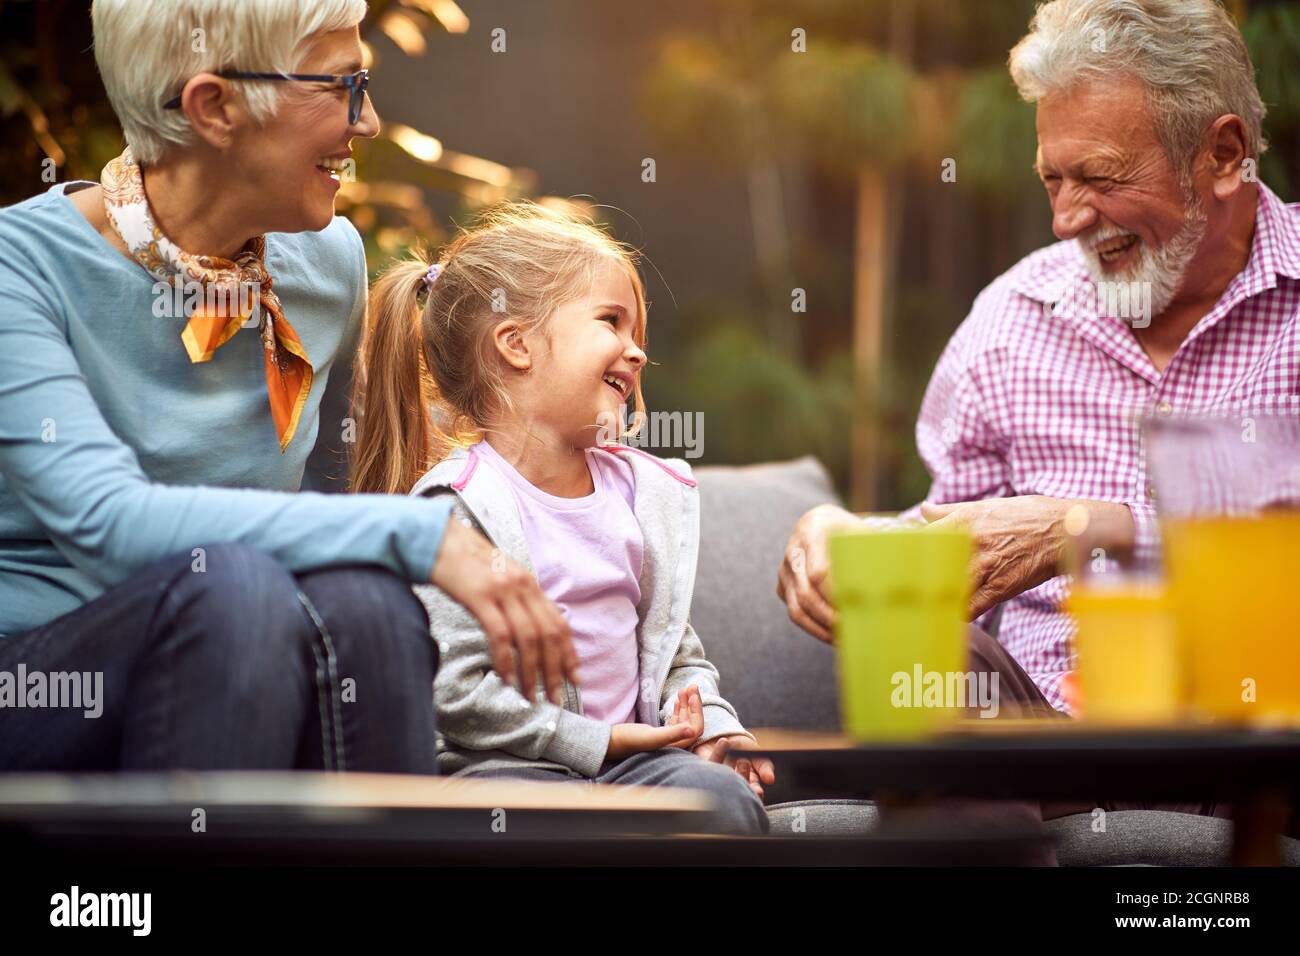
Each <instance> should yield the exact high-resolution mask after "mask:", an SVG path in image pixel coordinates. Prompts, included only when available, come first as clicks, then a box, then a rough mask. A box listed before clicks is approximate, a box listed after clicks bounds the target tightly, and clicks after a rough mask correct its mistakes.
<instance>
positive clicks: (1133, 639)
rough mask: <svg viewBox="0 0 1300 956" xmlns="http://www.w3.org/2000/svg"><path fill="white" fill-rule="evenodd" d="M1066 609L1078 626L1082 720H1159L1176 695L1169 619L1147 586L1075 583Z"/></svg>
mask: <svg viewBox="0 0 1300 956" xmlns="http://www.w3.org/2000/svg"><path fill="white" fill-rule="evenodd" d="M1067 608H1068V610H1069V612H1070V614H1071V616H1073V617H1074V620H1075V623H1076V624H1077V625H1078V629H1079V630H1078V633H1077V635H1076V636H1075V647H1076V648H1077V650H1078V652H1079V683H1080V687H1081V691H1082V695H1083V706H1082V708H1081V710H1082V713H1081V716H1082V717H1083V718H1084V719H1085V720H1096V721H1105V722H1116V723H1136V724H1148V723H1162V722H1168V721H1172V720H1174V719H1176V718H1177V717H1178V714H1179V707H1180V703H1181V698H1182V688H1181V674H1180V673H1179V666H1178V648H1177V642H1176V640H1175V636H1174V625H1173V619H1172V616H1171V615H1170V610H1169V603H1168V600H1167V599H1166V595H1165V592H1164V591H1163V589H1161V588H1159V587H1157V586H1156V585H1153V584H1141V583H1124V584H1121V585H1118V586H1109V587H1098V586H1090V585H1089V584H1088V583H1086V582H1078V583H1076V584H1075V586H1074V589H1073V591H1072V593H1071V594H1070V598H1069V601H1068V602H1067Z"/></svg>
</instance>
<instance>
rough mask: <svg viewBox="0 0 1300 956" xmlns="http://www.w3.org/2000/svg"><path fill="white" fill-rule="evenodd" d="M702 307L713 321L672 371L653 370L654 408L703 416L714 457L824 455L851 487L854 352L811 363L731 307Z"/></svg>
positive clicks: (649, 381)
mask: <svg viewBox="0 0 1300 956" xmlns="http://www.w3.org/2000/svg"><path fill="white" fill-rule="evenodd" d="M700 311H701V312H702V313H704V314H707V318H708V322H709V324H708V325H707V326H706V327H705V328H704V329H702V331H701V332H700V334H699V335H698V336H697V337H695V338H693V339H692V341H691V342H690V344H689V346H688V347H680V348H679V349H677V350H674V352H673V353H672V355H671V357H665V358H664V360H663V364H664V366H665V369H666V370H671V374H656V371H657V370H656V369H653V368H652V369H651V370H650V374H648V375H647V376H646V392H647V401H648V402H649V404H650V406H651V407H652V408H656V409H663V410H667V411H673V410H683V411H690V412H699V413H702V414H703V417H704V454H705V456H706V460H707V461H709V462H756V461H771V460H775V459H786V458H792V457H797V456H799V455H816V456H817V457H818V458H819V459H820V460H821V461H822V462H823V463H824V464H825V465H826V466H827V468H829V469H830V471H831V473H832V475H833V476H834V477H835V479H836V484H838V485H840V486H841V487H843V485H844V483H845V482H846V481H847V479H848V468H849V459H850V455H849V447H848V443H847V442H846V441H845V439H844V422H845V421H846V420H847V419H848V417H849V415H850V414H851V413H852V412H853V411H854V408H855V406H854V402H853V378H852V375H853V370H852V365H851V363H850V360H849V358H848V356H846V355H843V354H841V355H835V356H832V357H831V358H830V359H829V360H827V361H826V362H824V363H822V364H821V365H820V366H818V367H817V368H806V367H805V366H804V365H803V363H801V362H799V361H796V360H795V359H793V358H792V357H790V356H788V355H785V354H782V353H780V352H776V351H774V350H773V349H772V348H771V345H770V344H769V343H768V342H767V340H766V338H765V336H764V334H763V331H762V330H761V329H759V328H755V327H754V326H753V325H752V324H750V323H748V322H746V321H745V319H744V317H743V316H740V315H737V314H735V313H734V312H728V310H727V307H726V306H725V305H708V306H705V307H704V308H703V309H701V310H700ZM669 453H671V451H669Z"/></svg>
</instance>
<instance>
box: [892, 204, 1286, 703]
mask: <svg viewBox="0 0 1300 956" xmlns="http://www.w3.org/2000/svg"><path fill="white" fill-rule="evenodd" d="M1080 288H1094V287H1092V286H1091V283H1090V280H1089V278H1088V272H1087V269H1086V268H1085V266H1084V263H1083V259H1082V255H1081V253H1080V252H1079V249H1078V247H1077V245H1076V244H1075V243H1074V242H1060V243H1057V244H1055V245H1052V246H1048V247H1047V248H1045V249H1040V250H1039V251H1038V252H1035V253H1033V254H1031V255H1029V256H1027V257H1026V258H1025V259H1023V260H1021V261H1020V262H1019V263H1018V264H1017V265H1016V266H1014V267H1013V268H1012V269H1011V270H1010V271H1008V272H1006V273H1005V274H1003V275H1002V276H1001V277H999V278H998V279H997V280H995V281H994V282H993V283H992V284H991V285H989V286H988V288H986V289H985V290H984V291H983V292H982V293H980V295H979V297H978V298H977V299H976V300H975V304H974V307H973V308H972V309H971V313H970V315H969V316H968V317H967V318H966V320H965V321H964V322H963V323H962V324H961V326H960V328H958V329H957V331H956V333H955V334H954V335H953V337H952V340H951V341H950V342H949V343H948V346H947V348H945V349H944V352H943V355H942V356H941V357H940V359H939V364H938V366H937V367H936V368H935V372H934V376H933V377H932V378H931V380H930V384H929V387H928V388H927V390H926V394H925V402H924V404H923V405H922V407H921V415H920V419H919V421H918V422H917V427H916V439H917V447H918V449H919V451H920V453H921V457H922V458H923V459H924V460H925V463H926V466H927V467H928V468H929V470H930V475H931V477H932V478H933V484H932V486H931V488H930V492H929V494H928V495H927V500H929V501H932V502H935V503H941V504H942V503H948V502H954V501H973V500H979V499H983V498H998V497H1005V496H1009V495H1048V496H1051V497H1054V498H1090V499H1100V500H1102V501H1114V502H1120V503H1123V504H1125V505H1127V506H1128V507H1129V508H1130V509H1131V510H1132V512H1133V517H1134V520H1135V521H1136V524H1137V529H1138V547H1139V549H1145V550H1146V551H1147V552H1148V553H1150V552H1151V551H1153V550H1154V549H1156V548H1157V547H1158V542H1159V539H1158V531H1157V527H1156V523H1155V510H1154V499H1155V495H1154V488H1153V486H1152V484H1151V480H1150V476H1149V475H1148V473H1147V468H1146V462H1145V455H1144V453H1143V449H1142V442H1141V440H1140V433H1139V429H1138V427H1137V422H1138V419H1139V418H1140V416H1143V415H1151V414H1154V415H1173V414H1181V413H1187V414H1195V413H1203V412H1213V411H1218V412H1223V411H1227V410H1231V411H1232V412H1234V413H1235V412H1238V411H1240V412H1241V413H1242V414H1252V413H1259V414H1278V413H1280V412H1283V411H1286V412H1290V413H1292V414H1294V413H1295V412H1296V411H1297V410H1298V409H1300V204H1297V205H1291V206H1288V205H1286V204H1284V203H1283V202H1282V201H1281V200H1279V199H1278V197H1277V196H1276V195H1274V194H1273V193H1272V192H1271V191H1269V190H1268V188H1267V187H1264V186H1263V185H1262V184H1261V185H1260V195H1259V206H1258V214H1257V217H1256V228H1255V237H1254V245H1253V248H1252V250H1251V254H1250V259H1249V261H1248V262H1247V263H1246V268H1245V269H1244V270H1243V271H1242V272H1241V273H1240V274H1238V275H1237V276H1236V278H1234V279H1233V280H1232V282H1231V283H1230V284H1229V285H1228V288H1227V289H1226V290H1224V293H1223V295H1222V296H1221V297H1220V298H1219V301H1218V302H1217V303H1216V304H1215V306H1214V308H1213V309H1212V310H1211V311H1210V312H1209V313H1208V314H1207V315H1206V316H1205V317H1204V318H1202V319H1201V321H1200V322H1199V323H1197V325H1196V327H1195V328H1193V329H1192V331H1191V333H1190V334H1189V335H1188V336H1187V339H1186V340H1185V341H1184V342H1183V344H1182V345H1181V346H1180V347H1179V349H1178V352H1177V353H1176V354H1175V355H1174V357H1173V359H1172V361H1171V362H1170V363H1169V365H1168V366H1167V367H1166V368H1165V370H1164V371H1163V372H1159V371H1157V370H1156V367H1155V366H1154V365H1153V364H1152V363H1151V360H1150V359H1149V358H1148V357H1147V355H1146V353H1145V352H1144V351H1143V349H1142V347H1141V345H1139V344H1138V341H1137V339H1136V338H1135V337H1134V335H1133V331H1132V329H1131V328H1129V326H1128V325H1127V324H1126V323H1125V322H1124V321H1123V320H1122V319H1119V318H1115V317H1113V314H1112V313H1113V312H1115V311H1123V309H1122V307H1121V308H1120V309H1113V308H1107V307H1106V306H1107V305H1108V304H1109V303H1111V302H1114V301H1115V300H1114V299H1109V300H1107V299H1105V298H1104V297H1103V301H1102V307H1101V308H1100V309H1099V308H1098V300H1097V295H1096V292H1095V288H1094V291H1093V293H1092V294H1091V295H1080V294H1079V292H1078V290H1079V289H1080ZM1157 321H1158V319H1157ZM1067 591H1068V578H1066V577H1064V576H1062V577H1056V578H1053V579H1052V580H1050V581H1048V582H1047V583H1045V584H1043V585H1041V586H1039V587H1036V588H1033V589H1032V590H1029V591H1026V592H1024V593H1023V594H1020V595H1019V596H1017V597H1015V598H1013V599H1011V600H1010V601H1008V602H1006V604H1005V605H1004V606H1003V612H1002V618H1001V622H1000V625H999V630H998V639H999V640H1000V641H1001V642H1002V644H1003V645H1004V646H1005V647H1006V648H1007V650H1008V651H1009V652H1010V653H1011V654H1012V656H1014V657H1015V659H1016V660H1017V661H1018V662H1019V663H1020V665H1021V666H1022V667H1023V668H1024V669H1025V671H1026V673H1028V674H1029V676H1030V677H1031V678H1033V680H1034V682H1035V683H1036V684H1037V685H1038V687H1039V689H1040V690H1042V692H1043V694H1044V696H1046V697H1047V699H1048V701H1049V702H1051V704H1052V706H1053V707H1055V708H1057V709H1058V710H1062V711H1066V712H1067V713H1068V712H1069V707H1068V704H1067V702H1066V700H1065V699H1064V696H1063V694H1062V688H1061V681H1062V678H1064V677H1065V675H1066V674H1067V673H1068V672H1069V671H1070V670H1071V669H1072V668H1073V666H1074V661H1073V650H1072V636H1073V630H1074V628H1073V624H1072V622H1071V621H1070V618H1069V617H1068V616H1067V615H1066V614H1065V613H1064V612H1063V611H1062V609H1061V608H1062V600H1063V598H1064V597H1065V596H1066V594H1067Z"/></svg>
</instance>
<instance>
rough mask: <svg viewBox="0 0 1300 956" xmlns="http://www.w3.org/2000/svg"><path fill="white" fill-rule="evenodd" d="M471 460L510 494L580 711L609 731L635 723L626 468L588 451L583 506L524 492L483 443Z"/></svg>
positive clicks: (632, 528) (634, 600) (637, 537)
mask: <svg viewBox="0 0 1300 956" xmlns="http://www.w3.org/2000/svg"><path fill="white" fill-rule="evenodd" d="M473 452H474V453H475V454H476V455H477V456H478V457H479V460H480V461H482V462H484V463H485V464H487V465H489V466H491V467H492V468H493V469H494V470H495V471H497V472H498V473H499V474H500V475H501V476H502V477H503V478H505V479H506V481H508V482H509V483H510V487H511V488H512V489H513V490H514V493H515V500H516V501H517V502H518V504H519V517H520V520H521V522H522V523H523V530H524V539H525V541H527V543H528V553H529V555H530V556H531V557H532V560H533V567H534V569H535V570H536V571H537V580H538V583H539V584H541V586H542V591H543V592H545V594H546V596H547V597H548V598H550V599H551V600H552V601H553V602H555V604H556V606H558V607H559V609H560V610H561V612H563V614H564V616H565V618H566V619H567V620H568V622H569V628H570V629H571V630H572V632H573V646H574V650H576V651H577V653H578V666H579V668H580V669H581V672H582V703H583V711H584V712H585V713H586V715H587V716H588V717H592V718H594V719H596V720H603V721H606V722H608V723H611V724H620V723H632V722H634V721H635V720H636V694H637V684H638V678H639V676H640V674H639V667H638V663H637V641H636V627H637V613H636V607H637V604H638V603H639V602H640V600H641V588H640V586H639V585H638V584H637V582H638V581H639V580H640V579H641V558H642V553H643V548H644V540H643V539H642V537H641V526H640V525H639V524H638V523H637V520H636V512H635V511H633V507H632V506H633V501H634V500H635V491H636V479H635V478H634V477H633V475H632V468H631V466H630V465H629V464H628V463H627V462H625V461H623V460H622V459H620V458H618V457H617V456H615V455H608V454H596V453H595V452H592V451H588V452H587V467H588V468H589V469H590V471H591V481H592V484H593V485H594V486H595V490H594V491H593V492H592V493H591V494H589V495H587V496H586V497H584V498H557V497H556V496H555V495H550V494H547V493H546V492H544V491H541V490H540V489H538V488H536V487H534V486H533V485H532V484H530V483H529V481H528V479H526V478H525V477H524V476H523V475H521V474H519V472H518V471H516V470H515V468H514V466H512V465H511V464H510V463H509V462H508V461H506V460H505V459H504V458H502V457H501V456H500V455H499V454H498V453H497V452H496V450H495V449H493V448H492V446H491V445H489V444H488V443H487V442H480V443H479V444H477V445H475V446H474V448H473Z"/></svg>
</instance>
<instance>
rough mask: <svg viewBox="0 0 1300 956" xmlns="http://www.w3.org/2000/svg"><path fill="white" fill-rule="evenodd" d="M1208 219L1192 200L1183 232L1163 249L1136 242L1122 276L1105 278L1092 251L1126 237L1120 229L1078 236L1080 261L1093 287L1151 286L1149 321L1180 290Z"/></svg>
mask: <svg viewBox="0 0 1300 956" xmlns="http://www.w3.org/2000/svg"><path fill="white" fill-rule="evenodd" d="M1208 223H1209V219H1208V217H1207V216H1206V215H1205V209H1204V208H1203V207H1202V206H1201V203H1200V200H1199V199H1193V200H1192V201H1191V202H1190V203H1189V204H1188V206H1187V209H1186V211H1185V213H1184V215H1183V228H1182V229H1180V230H1179V232H1178V234H1177V235H1176V236H1174V237H1173V238H1172V239H1170V240H1169V241H1168V242H1166V243H1165V244H1164V245H1162V246H1159V247H1157V248H1155V249H1152V248H1151V247H1150V246H1148V245H1147V244H1146V243H1145V242H1143V241H1142V240H1140V239H1139V240H1138V246H1137V253H1138V256H1137V261H1136V262H1134V263H1133V265H1131V266H1129V267H1128V268H1127V269H1125V270H1124V271H1123V272H1117V273H1115V274H1114V275H1108V274H1107V273H1106V272H1105V270H1104V269H1103V268H1102V264H1101V256H1099V255H1098V254H1097V253H1096V252H1094V251H1093V246H1094V245H1096V244H1098V243H1101V242H1105V241H1106V240H1107V239H1112V238H1115V237H1117V236H1122V235H1125V232H1124V230H1122V229H1103V230H1102V231H1101V232H1098V233H1095V234H1094V235H1091V236H1088V237H1087V239H1084V238H1083V237H1082V236H1080V237H1079V238H1078V239H1077V240H1075V241H1076V242H1078V244H1079V249H1080V250H1081V251H1082V252H1083V261H1084V262H1085V263H1086V264H1087V266H1088V274H1089V275H1090V276H1091V277H1092V281H1093V282H1094V283H1102V282H1129V283H1133V282H1140V283H1150V288H1151V317H1152V318H1154V317H1155V316H1157V315H1159V314H1160V313H1161V312H1163V311H1164V310H1165V309H1167V308H1168V307H1169V303H1171V302H1173V301H1174V296H1176V295H1177V294H1178V291H1179V289H1181V288H1182V285H1183V280H1184V279H1186V278H1187V269H1188V267H1189V266H1190V265H1191V264H1192V259H1193V258H1194V257H1195V256H1196V250H1197V249H1199V248H1200V247H1201V240H1203V239H1204V238H1205V231H1206V229H1207V227H1208Z"/></svg>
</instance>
